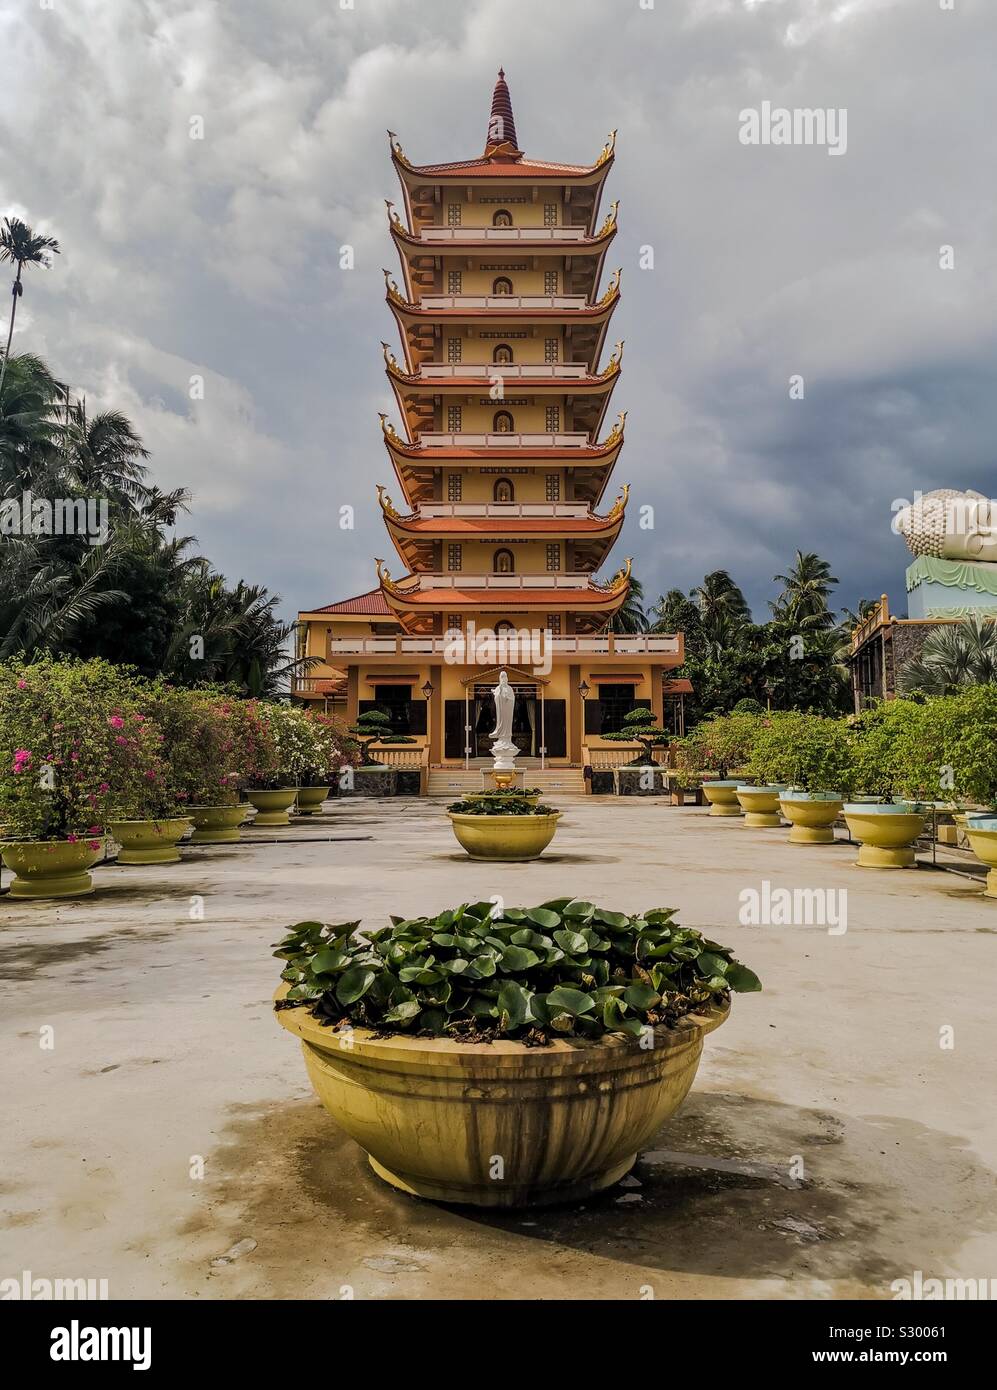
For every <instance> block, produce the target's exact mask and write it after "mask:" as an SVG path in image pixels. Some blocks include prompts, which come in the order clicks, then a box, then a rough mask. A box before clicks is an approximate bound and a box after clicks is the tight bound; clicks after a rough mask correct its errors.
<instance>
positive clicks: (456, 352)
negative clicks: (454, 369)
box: [447, 338, 461, 362]
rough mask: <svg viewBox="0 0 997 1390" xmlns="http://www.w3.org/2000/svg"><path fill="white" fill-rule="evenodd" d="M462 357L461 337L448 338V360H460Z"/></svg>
mask: <svg viewBox="0 0 997 1390" xmlns="http://www.w3.org/2000/svg"><path fill="white" fill-rule="evenodd" d="M460 357H461V341H460V339H459V338H448V339H447V361H448V362H459V361H460Z"/></svg>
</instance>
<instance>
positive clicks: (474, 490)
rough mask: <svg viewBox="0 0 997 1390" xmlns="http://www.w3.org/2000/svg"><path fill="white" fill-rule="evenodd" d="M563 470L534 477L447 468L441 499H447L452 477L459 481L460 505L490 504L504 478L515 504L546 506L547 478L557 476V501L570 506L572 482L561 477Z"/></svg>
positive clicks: (559, 469)
mask: <svg viewBox="0 0 997 1390" xmlns="http://www.w3.org/2000/svg"><path fill="white" fill-rule="evenodd" d="M564 473H565V470H564V469H563V468H553V467H552V468H545V469H542V470H537V471H536V472H534V473H517V472H516V471H515V469H513V470H512V471H510V472H508V473H503V472H495V473H484V472H482V471H481V470H480V469H476V468H475V469H467V468H447V469H444V478H443V497H444V498H446V497H448V496H449V487H448V480H449V478H450V476H451V475H457V476H458V477H460V478H461V480H462V482H461V499H460V500H461V501H462V502H493V501H494V500H495V484H496V482H497V481H498V480H499V479H500V478H506V479H507V480H508V481H509V482H510V483H512V491H513V499H512V500H513V501H514V502H546V501H547V500H548V498H547V475H548V474H550V475H551V476H557V477H559V478H560V482H561V495H560V497H559V498H558V499H557V500H558V501H559V502H570V501H571V500H572V494H571V480H570V479H569V478H566V477H565V476H564Z"/></svg>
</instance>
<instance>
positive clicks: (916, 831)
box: [844, 802, 927, 869]
mask: <svg viewBox="0 0 997 1390" xmlns="http://www.w3.org/2000/svg"><path fill="white" fill-rule="evenodd" d="M844 817H845V821H846V822H847V825H848V833H849V834H850V835H851V837H852V839H853V840H858V841H859V857H858V860H857V861H856V862H857V863H858V864H859V865H860V866H861V867H862V868H863V869H910V868H912V867H913V866H914V864H915V863H916V860H915V858H914V841H915V840H916V839H917V837H918V836H919V835H920V834H921V833H922V831H923V830H924V824H925V821H926V819H927V817H926V816H925V815H924V814H923V813H921V812H918V811H913V810H911V809H910V807H909V805H908V804H907V803H906V802H899V803H890V802H885V803H883V804H882V805H869V804H867V803H865V802H862V803H860V802H851V803H849V804H848V805H847V806H845V807H844Z"/></svg>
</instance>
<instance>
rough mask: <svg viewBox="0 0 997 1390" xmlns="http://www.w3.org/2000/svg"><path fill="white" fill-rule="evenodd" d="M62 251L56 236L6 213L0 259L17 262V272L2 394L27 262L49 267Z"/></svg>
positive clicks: (0, 377) (1, 366)
mask: <svg viewBox="0 0 997 1390" xmlns="http://www.w3.org/2000/svg"><path fill="white" fill-rule="evenodd" d="M53 255H55V256H58V255H59V243H58V242H57V241H56V240H55V238H54V237H50V236H36V235H35V233H34V232H33V231H32V230H31V228H30V227H29V226H28V224H27V223H26V222H22V221H21V220H20V218H18V217H5V218H4V220H3V227H0V261H10V263H11V264H12V265H15V266H17V274H16V275H15V276H14V282H13V285H12V286H11V291H10V294H11V302H10V327H9V328H8V330H7V348H6V351H5V352H4V355H3V361H2V362H0V398H2V397H3V383H4V377H5V376H6V374H7V359H8V358H9V357H10V344H11V339H12V338H13V336H14V319H15V317H16V315H17V301H18V300H19V299H20V298H21V296H22V295H23V293H24V284H23V282H22V279H21V277H22V275H23V273H24V268H25V266H29V265H42V266H45V267H46V268H48V267H49V266H50V265H51V264H52V256H53Z"/></svg>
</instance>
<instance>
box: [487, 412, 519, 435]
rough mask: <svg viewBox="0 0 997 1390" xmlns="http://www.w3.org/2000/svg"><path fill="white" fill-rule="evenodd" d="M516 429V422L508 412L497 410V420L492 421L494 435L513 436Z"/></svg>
mask: <svg viewBox="0 0 997 1390" xmlns="http://www.w3.org/2000/svg"><path fill="white" fill-rule="evenodd" d="M514 429H515V422H514V421H513V418H512V416H511V415H510V414H509V412H508V410H496V412H495V418H494V419H493V420H492V432H493V433H494V434H512V432H513V430H514Z"/></svg>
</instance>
